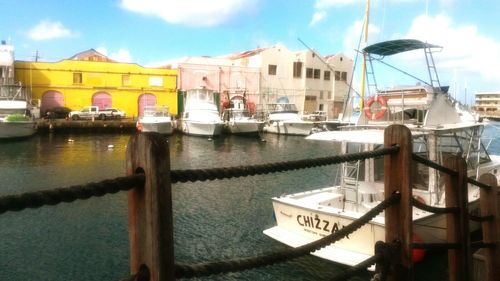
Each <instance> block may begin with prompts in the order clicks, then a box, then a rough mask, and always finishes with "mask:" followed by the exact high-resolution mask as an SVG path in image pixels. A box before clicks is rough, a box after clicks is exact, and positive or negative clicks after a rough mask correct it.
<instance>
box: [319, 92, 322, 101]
mask: <svg viewBox="0 0 500 281" xmlns="http://www.w3.org/2000/svg"><path fill="white" fill-rule="evenodd" d="M319 99H320V100H322V99H323V91H319Z"/></svg>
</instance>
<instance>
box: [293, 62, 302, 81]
mask: <svg viewBox="0 0 500 281" xmlns="http://www.w3.org/2000/svg"><path fill="white" fill-rule="evenodd" d="M293 77H294V78H301V77H302V62H300V61H296V62H294V63H293Z"/></svg>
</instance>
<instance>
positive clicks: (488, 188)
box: [467, 178, 491, 190]
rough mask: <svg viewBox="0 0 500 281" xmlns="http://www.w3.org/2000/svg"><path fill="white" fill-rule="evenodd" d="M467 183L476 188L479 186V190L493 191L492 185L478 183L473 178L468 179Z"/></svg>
mask: <svg viewBox="0 0 500 281" xmlns="http://www.w3.org/2000/svg"><path fill="white" fill-rule="evenodd" d="M467 182H468V183H470V184H473V185H475V186H478V187H479V188H483V189H486V190H491V186H490V185H487V184H485V183H482V182H480V181H477V180H475V179H473V178H467Z"/></svg>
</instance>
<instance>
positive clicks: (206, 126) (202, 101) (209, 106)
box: [177, 88, 224, 137]
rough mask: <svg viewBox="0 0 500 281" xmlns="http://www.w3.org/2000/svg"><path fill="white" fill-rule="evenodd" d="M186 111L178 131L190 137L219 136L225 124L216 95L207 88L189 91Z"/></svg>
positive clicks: (185, 96) (178, 125)
mask: <svg viewBox="0 0 500 281" xmlns="http://www.w3.org/2000/svg"><path fill="white" fill-rule="evenodd" d="M183 99H184V111H183V112H182V114H181V117H180V118H179V120H178V122H177V129H178V130H179V131H181V132H183V133H185V134H188V135H195V136H208V137H212V136H218V135H220V133H221V131H222V128H223V127H224V122H223V121H222V119H221V117H220V115H219V109H218V106H217V103H216V102H215V93H214V92H213V91H212V90H208V89H205V88H200V89H191V90H187V91H186V93H185V95H184V96H183Z"/></svg>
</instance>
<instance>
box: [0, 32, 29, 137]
mask: <svg viewBox="0 0 500 281" xmlns="http://www.w3.org/2000/svg"><path fill="white" fill-rule="evenodd" d="M0 75H1V76H0V139H12V138H24V137H29V136H32V135H33V134H35V133H36V123H35V121H34V120H33V117H32V115H31V99H30V95H29V93H28V90H27V89H26V88H25V87H23V86H22V85H21V84H19V83H15V80H14V48H13V47H12V46H11V45H7V44H6V43H5V42H4V41H2V44H1V45H0Z"/></svg>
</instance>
